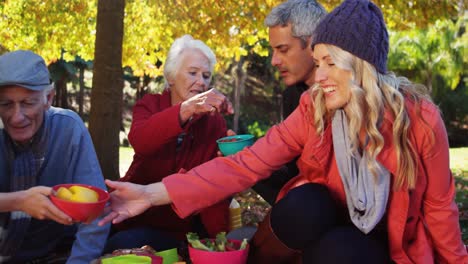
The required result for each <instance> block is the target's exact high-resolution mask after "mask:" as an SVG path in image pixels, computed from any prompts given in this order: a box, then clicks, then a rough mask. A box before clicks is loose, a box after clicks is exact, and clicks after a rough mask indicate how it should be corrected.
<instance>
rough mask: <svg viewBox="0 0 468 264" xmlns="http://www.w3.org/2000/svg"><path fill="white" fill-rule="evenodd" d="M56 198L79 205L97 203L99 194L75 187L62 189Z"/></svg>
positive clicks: (81, 187)
mask: <svg viewBox="0 0 468 264" xmlns="http://www.w3.org/2000/svg"><path fill="white" fill-rule="evenodd" d="M56 196H57V197H58V198H60V199H63V200H67V201H72V202H78V203H95V202H97V201H98V199H99V195H98V194H97V192H95V191H94V190H91V189H89V188H86V187H83V186H78V185H73V186H71V187H69V188H66V187H60V188H59V189H58V190H57V193H56Z"/></svg>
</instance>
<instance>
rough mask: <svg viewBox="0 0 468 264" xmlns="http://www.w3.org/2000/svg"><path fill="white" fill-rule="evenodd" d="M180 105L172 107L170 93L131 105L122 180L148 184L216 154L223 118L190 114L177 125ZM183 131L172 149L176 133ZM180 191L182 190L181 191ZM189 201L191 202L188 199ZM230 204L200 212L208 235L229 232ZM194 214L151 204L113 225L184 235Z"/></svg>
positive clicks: (223, 127) (224, 132) (189, 228)
mask: <svg viewBox="0 0 468 264" xmlns="http://www.w3.org/2000/svg"><path fill="white" fill-rule="evenodd" d="M179 112H180V104H178V105H175V106H171V96H170V93H169V91H164V92H163V93H162V94H151V95H145V96H144V97H143V98H142V99H141V100H139V101H138V102H137V103H136V105H135V106H134V108H133V121H132V126H131V129H130V133H129V136H128V138H129V141H130V143H131V145H132V147H133V149H134V151H135V155H134V156H133V162H132V164H131V165H130V168H129V170H128V171H127V173H126V175H125V177H123V178H121V179H120V180H121V181H129V182H133V183H138V184H150V183H154V182H159V181H161V180H162V179H163V178H164V177H166V176H167V175H170V174H172V173H176V172H179V171H180V170H181V169H183V170H189V169H191V168H193V167H195V166H197V165H199V164H201V163H203V162H206V161H208V160H210V159H212V158H214V157H216V156H217V155H216V152H217V150H218V146H217V144H216V139H218V138H221V137H223V136H226V130H227V128H226V122H225V120H224V118H223V117H222V116H221V115H219V114H215V115H203V116H201V117H198V118H194V119H193V120H192V121H190V122H189V123H188V124H187V125H186V126H185V127H184V128H181V126H180V124H179ZM182 132H185V133H186V135H185V137H184V139H183V141H182V145H181V149H180V150H179V151H178V152H176V144H177V137H178V135H179V134H181V133H182ZM182 191H183V190H182ZM192 202H194V203H195V202H196V200H193V201H192ZM228 208H229V203H228V201H227V200H225V201H222V202H221V203H218V204H216V205H214V206H212V207H210V208H207V209H205V210H202V211H201V212H200V217H201V219H202V222H203V224H204V226H205V227H206V229H207V231H208V233H209V234H210V236H214V235H215V234H216V233H218V232H221V231H227V230H228V223H229V209H228ZM192 220H193V217H191V216H188V217H186V218H185V219H181V218H180V217H178V216H177V215H176V214H175V213H174V211H173V210H172V209H171V207H170V206H159V207H153V208H150V209H149V210H147V211H146V212H145V213H143V214H141V215H139V216H136V217H133V218H131V219H129V220H127V221H125V222H124V223H122V224H119V225H118V228H120V229H126V228H129V227H136V226H152V227H155V228H158V229H161V230H164V231H167V232H170V233H172V234H174V236H175V237H176V238H178V239H184V238H185V234H186V233H187V232H189V231H193V230H192V227H191V225H192Z"/></svg>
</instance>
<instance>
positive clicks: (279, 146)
mask: <svg viewBox="0 0 468 264" xmlns="http://www.w3.org/2000/svg"><path fill="white" fill-rule="evenodd" d="M311 104H312V103H311V99H310V95H309V94H308V93H305V94H303V96H302V97H301V101H300V105H299V107H298V108H297V109H296V110H295V111H294V112H293V113H292V114H291V115H290V116H289V117H288V118H287V119H286V120H285V121H284V122H283V123H281V124H279V125H277V126H274V127H273V128H272V129H270V130H269V131H268V133H267V134H266V136H265V137H263V138H262V139H260V140H258V141H257V142H256V143H255V144H254V145H253V146H251V147H250V148H249V149H246V150H244V151H241V152H239V153H238V154H236V155H233V156H229V157H224V158H217V159H214V160H213V161H212V162H208V163H205V164H203V165H202V166H199V167H196V168H194V169H193V170H191V171H189V172H187V173H185V174H175V175H171V176H170V177H166V178H165V179H164V180H163V183H164V184H165V186H166V188H167V190H168V192H169V196H170V197H171V199H172V202H173V207H174V208H175V209H176V212H177V213H178V214H179V215H181V216H184V215H188V214H190V213H191V212H193V211H196V210H197V209H198V208H202V207H204V206H208V205H211V204H213V203H214V202H215V201H218V200H220V199H222V198H224V197H226V196H227V195H230V194H232V193H236V192H238V191H240V190H244V189H246V188H248V187H249V186H252V185H253V184H254V183H255V182H256V181H258V180H260V179H263V178H266V177H268V176H269V175H270V174H271V172H272V171H274V170H276V169H278V168H279V167H280V166H281V165H282V164H284V163H286V162H288V161H289V160H291V159H292V158H293V157H295V156H297V155H299V154H300V155H301V156H300V158H299V160H298V162H297V164H298V168H299V175H298V176H296V177H295V178H293V179H292V180H291V181H290V182H289V183H288V184H286V185H285V186H284V188H283V189H282V191H281V192H280V194H279V197H278V199H281V197H283V196H284V194H285V193H287V192H288V191H289V190H291V189H292V188H294V187H297V186H299V185H301V184H304V183H309V182H315V183H321V184H324V185H326V186H327V187H328V188H329V189H330V191H331V193H332V195H333V196H334V197H335V199H336V200H337V201H339V202H341V203H342V205H343V206H346V203H345V193H344V189H343V185H342V182H341V178H340V176H339V173H338V169H337V166H336V161H335V156H334V151H333V142H332V134H331V127H330V126H328V127H327V128H326V129H325V132H324V133H323V137H322V136H320V135H317V133H316V129H315V127H314V124H313V122H312V120H311V117H310V112H309V111H311V110H312V111H313V109H312V105H311ZM407 109H408V111H409V116H410V119H411V133H410V138H409V139H410V140H411V142H412V143H413V145H414V146H415V149H416V151H417V153H418V158H419V160H418V165H419V167H418V179H417V184H416V188H415V190H412V191H394V190H393V189H392V190H391V192H390V197H389V201H388V209H387V214H386V217H387V219H386V220H387V221H386V222H387V232H388V239H389V252H390V255H391V257H392V259H393V260H394V261H395V262H396V263H468V255H467V252H466V249H465V247H464V245H463V243H462V240H461V232H460V226H459V222H458V209H457V206H456V204H455V201H454V196H455V186H454V179H453V177H452V174H451V172H450V169H449V152H448V150H449V147H448V140H447V134H446V130H445V127H444V124H443V122H442V119H441V116H440V114H439V112H438V110H437V109H436V107H435V106H434V105H433V104H431V103H429V102H426V101H424V102H423V103H422V105H421V109H420V114H421V115H422V116H423V117H424V120H425V122H427V124H426V123H424V122H423V121H422V120H421V119H420V118H418V115H417V112H418V110H417V109H415V107H414V105H413V104H412V103H410V102H407ZM393 120H394V119H393V118H392V116H391V115H390V114H389V113H387V114H386V115H385V117H384V122H383V126H382V128H381V130H380V132H381V133H382V135H383V137H384V140H385V146H384V148H383V149H382V151H381V153H380V154H379V155H378V157H377V159H378V161H379V162H380V163H381V164H382V165H383V166H385V167H386V168H387V169H388V170H389V171H390V172H391V173H392V184H393V182H394V178H393V177H394V176H395V175H396V169H397V164H396V153H395V149H394V146H393V143H392V125H393ZM431 130H433V131H434V136H435V138H432V135H433V134H432V132H431ZM433 140H434V141H433ZM433 143H435V144H433ZM213 171H222V172H223V173H222V174H219V173H217V174H216V175H214V174H213ZM187 185H191V186H194V187H195V186H196V188H194V187H192V188H190V189H186V190H185V191H184V192H183V193H182V192H180V190H182V189H183V188H184V186H187ZM200 193H203V194H209V195H203V196H202V198H201V199H200V200H199V201H198V203H197V204H190V203H187V202H186V201H187V200H188V199H190V197H199V196H200Z"/></svg>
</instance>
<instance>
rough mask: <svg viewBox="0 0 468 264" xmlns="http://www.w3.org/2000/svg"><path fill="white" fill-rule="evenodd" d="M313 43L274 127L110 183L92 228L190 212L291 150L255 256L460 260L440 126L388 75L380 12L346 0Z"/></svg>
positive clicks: (426, 106)
mask: <svg viewBox="0 0 468 264" xmlns="http://www.w3.org/2000/svg"><path fill="white" fill-rule="evenodd" d="M312 48H313V51H314V52H313V58H314V61H315V64H316V73H315V82H316V85H314V86H313V87H312V88H311V89H309V91H308V92H307V93H304V94H303V95H302V97H301V101H300V104H299V107H298V108H297V109H296V110H295V111H294V112H293V113H292V114H291V115H290V116H289V117H288V118H287V119H286V120H285V121H284V122H283V123H281V124H279V125H277V126H274V127H273V128H272V129H270V130H269V131H268V133H267V134H266V136H265V137H264V138H262V139H260V140H258V141H257V142H256V143H255V144H254V145H253V146H251V147H250V148H249V149H246V150H243V151H241V152H239V153H237V154H236V155H233V156H229V157H222V158H217V159H214V160H212V161H209V162H207V163H205V164H203V165H200V166H198V167H196V168H194V169H192V170H191V171H188V172H186V173H178V174H175V175H171V176H169V177H166V178H164V179H163V181H162V182H161V183H154V184H151V185H146V186H141V185H134V184H122V183H118V182H110V181H109V182H108V185H109V186H111V187H113V188H116V189H117V190H118V191H117V192H115V193H114V194H113V195H112V204H111V206H112V209H113V212H112V213H110V214H109V215H108V216H107V217H106V218H105V220H104V221H102V222H101V223H105V222H106V221H110V220H113V221H114V222H119V221H121V220H122V219H125V218H127V217H129V216H133V215H137V214H139V213H141V212H143V211H144V210H146V209H147V208H149V207H151V206H157V205H162V204H168V203H172V206H173V207H174V208H175V209H176V210H177V213H178V214H179V215H180V216H182V217H184V216H187V215H190V214H192V213H194V212H196V211H197V210H199V209H200V208H204V207H206V206H209V205H211V204H214V203H215V202H217V201H219V200H221V199H223V198H225V197H227V196H228V195H230V194H232V193H235V192H237V191H239V190H242V189H245V188H246V187H248V186H251V185H253V184H254V183H255V182H256V181H258V180H260V179H263V178H265V177H268V176H269V175H270V174H271V172H272V171H273V170H275V169H277V168H278V167H279V166H281V165H282V164H284V163H286V162H287V161H289V160H290V159H291V158H292V157H295V156H296V155H299V154H300V158H299V160H298V168H299V175H298V176H296V177H295V178H293V179H292V180H291V181H290V182H288V184H286V185H285V187H284V188H283V189H282V191H281V192H280V194H279V197H278V199H277V202H276V204H275V205H274V206H273V207H272V210H271V214H270V215H269V217H267V218H266V219H265V221H264V222H262V224H261V225H260V226H259V231H258V232H257V233H256V234H255V236H254V238H253V241H252V247H251V249H252V250H251V253H252V254H250V256H249V258H250V259H251V262H252V263H257V264H258V263H288V262H289V263H290V262H291V261H293V260H295V259H299V260H300V261H302V263H314V264H317V263H468V255H467V252H466V249H465V247H464V245H463V242H462V240H461V233H460V226H459V223H458V209H457V205H456V204H455V201H454V197H455V186H454V179H453V176H452V174H451V173H450V168H449V146H448V140H447V133H446V130H445V127H444V122H443V120H442V118H441V115H440V113H439V110H438V109H437V106H436V105H434V104H433V103H432V102H431V101H430V99H429V95H428V92H427V90H426V89H423V87H420V86H418V85H416V84H413V83H411V82H410V81H408V79H406V78H403V77H396V76H395V75H394V74H392V73H390V72H388V71H387V67H386V64H387V54H388V34H387V29H386V26H385V23H384V20H383V17H382V13H381V11H380V9H379V8H378V7H377V6H376V5H374V4H373V3H372V2H370V1H368V0H345V1H344V2H343V3H342V4H341V5H340V6H338V7H337V8H336V9H335V10H333V11H332V12H331V13H330V14H328V15H327V16H326V17H325V18H324V19H323V20H322V21H321V22H320V24H319V25H318V27H317V29H316V31H315V33H314V36H313V40H312ZM214 171H216V172H218V173H213V172H214ZM142 194H143V195H142ZM195 199H196V201H197V202H196V203H193V202H192V201H193V200H195Z"/></svg>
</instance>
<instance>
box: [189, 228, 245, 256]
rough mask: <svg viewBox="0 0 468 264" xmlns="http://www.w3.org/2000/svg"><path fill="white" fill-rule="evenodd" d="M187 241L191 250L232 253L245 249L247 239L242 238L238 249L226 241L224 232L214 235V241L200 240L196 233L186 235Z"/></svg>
mask: <svg viewBox="0 0 468 264" xmlns="http://www.w3.org/2000/svg"><path fill="white" fill-rule="evenodd" d="M187 241H188V242H189V243H190V245H191V246H192V247H193V248H196V249H201V250H206V251H218V252H224V251H233V250H242V249H245V248H246V247H247V239H246V238H244V239H243V240H242V243H241V244H240V246H239V247H236V246H235V245H234V243H232V242H230V241H228V239H227V238H226V232H220V233H218V234H217V235H216V239H203V240H200V238H199V237H198V235H197V234H196V233H192V232H189V233H187Z"/></svg>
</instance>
